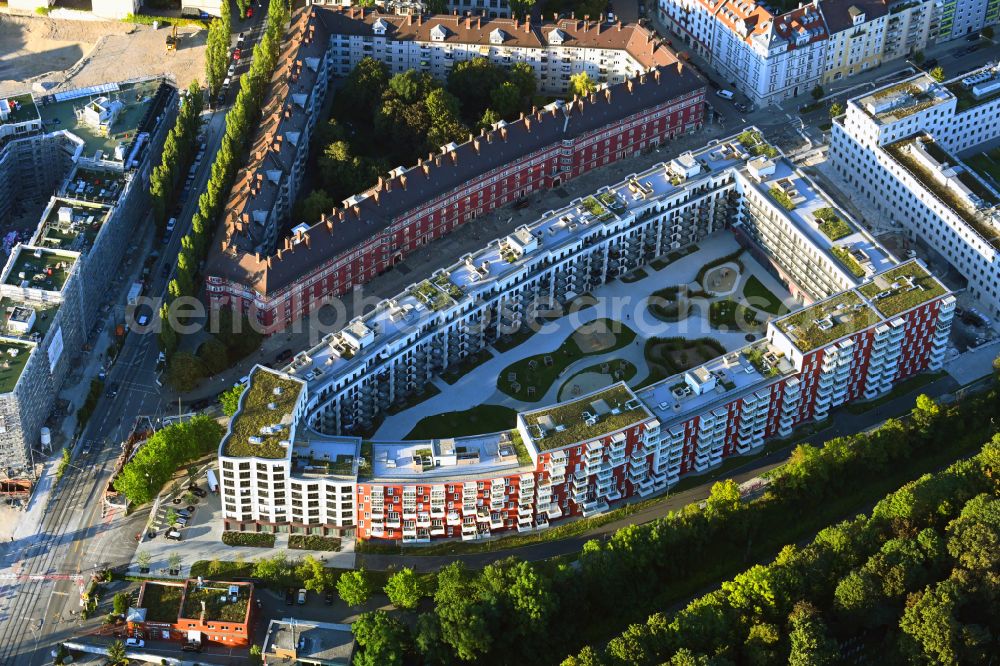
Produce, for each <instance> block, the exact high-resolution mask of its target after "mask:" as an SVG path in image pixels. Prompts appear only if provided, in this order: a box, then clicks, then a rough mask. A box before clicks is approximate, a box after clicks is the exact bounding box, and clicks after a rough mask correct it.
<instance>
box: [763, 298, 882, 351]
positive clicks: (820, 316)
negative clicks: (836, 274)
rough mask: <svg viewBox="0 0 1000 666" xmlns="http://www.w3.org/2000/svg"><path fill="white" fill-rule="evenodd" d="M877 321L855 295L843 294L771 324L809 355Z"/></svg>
mask: <svg viewBox="0 0 1000 666" xmlns="http://www.w3.org/2000/svg"><path fill="white" fill-rule="evenodd" d="M880 320H881V317H879V316H878V313H876V312H875V310H873V309H872V308H871V307H870V306H869V305H867V304H866V303H865V302H864V301H863V300H862V299H861V297H860V296H858V294H856V293H855V292H853V291H845V292H844V293H842V294H838V295H837V296H834V297H833V298H828V299H827V300H825V301H820V302H819V303H815V304H813V305H810V306H809V307H807V308H805V309H803V310H799V311H798V312H795V313H793V314H790V315H788V316H786V317H782V318H781V319H779V320H777V321H776V322H775V325H776V326H777V327H778V329H779V330H780V331H782V332H783V333H785V335H787V336H788V337H789V338H790V339H791V341H792V342H793V343H794V344H795V346H796V347H798V348H799V350H800V351H802V352H809V351H812V350H814V349H818V348H820V347H825V346H826V345H828V344H830V343H831V342H834V341H835V340H839V339H840V338H843V337H845V336H848V335H852V334H854V333H857V332H858V331H861V330H864V329H865V328H868V327H869V326H871V325H873V324H875V323H876V322H878V321H880Z"/></svg>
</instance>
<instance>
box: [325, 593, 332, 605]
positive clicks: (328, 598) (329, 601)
mask: <svg viewBox="0 0 1000 666" xmlns="http://www.w3.org/2000/svg"><path fill="white" fill-rule="evenodd" d="M323 603H324V604H326V605H327V606H332V605H333V592H329V591H328V592H327V593H326V596H324V597H323Z"/></svg>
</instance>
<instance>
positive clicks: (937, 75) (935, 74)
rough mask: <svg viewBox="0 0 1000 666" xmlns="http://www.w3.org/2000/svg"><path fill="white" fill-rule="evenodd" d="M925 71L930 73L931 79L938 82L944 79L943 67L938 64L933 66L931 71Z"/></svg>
mask: <svg viewBox="0 0 1000 666" xmlns="http://www.w3.org/2000/svg"><path fill="white" fill-rule="evenodd" d="M927 73H928V74H929V75H930V77H931V78H932V79H934V80H935V81H937V82H938V83H941V82H942V81H944V68H943V67H940V66H938V67H935V68H934V69H932V70H931V71H929V72H927Z"/></svg>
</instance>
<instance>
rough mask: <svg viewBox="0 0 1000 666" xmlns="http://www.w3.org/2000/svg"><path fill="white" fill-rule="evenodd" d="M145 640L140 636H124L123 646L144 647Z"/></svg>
mask: <svg viewBox="0 0 1000 666" xmlns="http://www.w3.org/2000/svg"><path fill="white" fill-rule="evenodd" d="M145 646H146V641H144V640H142V639H141V638H126V639H125V647H145Z"/></svg>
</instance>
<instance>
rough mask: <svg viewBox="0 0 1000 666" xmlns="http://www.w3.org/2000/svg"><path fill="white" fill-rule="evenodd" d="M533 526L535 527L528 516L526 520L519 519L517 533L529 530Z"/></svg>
mask: <svg viewBox="0 0 1000 666" xmlns="http://www.w3.org/2000/svg"><path fill="white" fill-rule="evenodd" d="M534 528H535V526H534V524H532V522H531V518H528V519H527V520H519V521H517V531H518V532H519V533H523V532H530V531H531V530H533V529H534Z"/></svg>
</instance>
